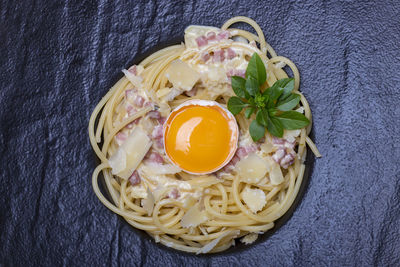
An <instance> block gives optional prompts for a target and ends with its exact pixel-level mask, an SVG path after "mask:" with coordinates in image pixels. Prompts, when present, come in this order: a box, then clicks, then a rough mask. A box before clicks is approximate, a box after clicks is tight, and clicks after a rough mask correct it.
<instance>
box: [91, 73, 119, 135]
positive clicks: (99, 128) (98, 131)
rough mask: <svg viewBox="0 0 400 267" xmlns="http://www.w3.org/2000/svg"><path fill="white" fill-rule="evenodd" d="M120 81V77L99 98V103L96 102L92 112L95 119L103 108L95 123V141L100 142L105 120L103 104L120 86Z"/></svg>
mask: <svg viewBox="0 0 400 267" xmlns="http://www.w3.org/2000/svg"><path fill="white" fill-rule="evenodd" d="M121 82H122V79H120V80H119V81H118V82H117V83H116V84H115V85H114V86H113V87H111V89H110V90H109V91H108V92H107V94H106V95H105V96H104V97H103V98H102V99H101V101H100V102H99V104H97V106H96V108H95V109H94V111H93V113H92V116H93V114H94V115H95V117H94V118H95V119H96V118H97V116H98V113H100V111H101V109H102V108H103V112H101V115H100V119H99V123H98V124H97V129H96V142H97V143H100V142H101V132H102V129H103V127H104V121H105V119H106V118H105V114H106V113H105V112H104V105H105V104H106V103H107V101H108V100H109V99H110V98H111V96H112V95H113V94H114V92H115V91H116V90H117V88H118V87H119V86H120V83H121Z"/></svg>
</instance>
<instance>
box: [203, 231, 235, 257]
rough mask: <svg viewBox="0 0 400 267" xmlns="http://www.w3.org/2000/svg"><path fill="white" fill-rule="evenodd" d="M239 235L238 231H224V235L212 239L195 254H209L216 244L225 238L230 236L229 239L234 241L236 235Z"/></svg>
mask: <svg viewBox="0 0 400 267" xmlns="http://www.w3.org/2000/svg"><path fill="white" fill-rule="evenodd" d="M239 234H240V230H230V231H226V232H225V233H223V234H222V235H220V236H219V237H217V238H216V239H214V240H213V241H211V242H210V243H208V244H206V245H204V246H203V247H202V248H201V249H199V250H198V251H197V252H196V254H201V253H208V252H210V251H211V250H212V249H213V248H215V247H216V246H217V245H218V243H219V242H220V241H221V240H222V239H223V238H225V237H228V236H230V238H232V239H234V238H236V237H237V236H238V235H239Z"/></svg>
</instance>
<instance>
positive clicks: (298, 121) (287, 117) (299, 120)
mask: <svg viewBox="0 0 400 267" xmlns="http://www.w3.org/2000/svg"><path fill="white" fill-rule="evenodd" d="M275 118H276V119H278V120H279V121H280V122H281V123H282V126H283V128H285V129H287V130H296V129H301V128H304V127H305V126H307V125H308V124H309V123H310V121H309V120H308V119H307V118H306V116H304V115H303V114H301V113H300V112H297V111H294V110H291V111H285V112H283V113H282V114H280V115H278V116H276V117H275Z"/></svg>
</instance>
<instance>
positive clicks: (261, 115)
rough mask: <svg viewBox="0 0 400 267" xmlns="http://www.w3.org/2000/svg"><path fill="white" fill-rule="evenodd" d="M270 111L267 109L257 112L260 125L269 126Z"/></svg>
mask: <svg viewBox="0 0 400 267" xmlns="http://www.w3.org/2000/svg"><path fill="white" fill-rule="evenodd" d="M268 117H269V116H268V111H266V110H265V109H259V110H258V111H257V115H256V120H257V122H258V123H259V124H261V125H264V126H267V125H268Z"/></svg>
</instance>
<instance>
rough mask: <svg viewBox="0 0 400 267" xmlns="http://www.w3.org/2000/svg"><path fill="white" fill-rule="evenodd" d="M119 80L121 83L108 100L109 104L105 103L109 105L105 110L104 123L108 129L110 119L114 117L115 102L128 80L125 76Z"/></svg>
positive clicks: (110, 125)
mask: <svg viewBox="0 0 400 267" xmlns="http://www.w3.org/2000/svg"><path fill="white" fill-rule="evenodd" d="M121 80H122V81H121V83H120V85H119V86H118V87H116V90H115V92H114V94H113V95H112V97H111V98H110V100H108V102H109V103H107V104H108V105H109V107H108V108H107V109H106V112H107V114H106V119H105V123H106V125H107V127H108V129H111V128H112V119H113V115H114V114H113V111H114V108H115V100H116V98H117V97H118V96H119V95H120V94H121V92H122V91H123V90H124V88H125V87H126V86H127V85H128V83H129V80H128V79H127V78H126V77H125V76H124V77H122V78H121Z"/></svg>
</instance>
